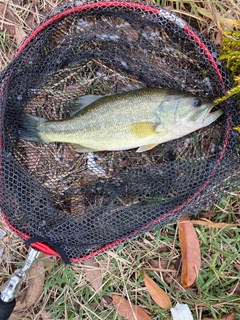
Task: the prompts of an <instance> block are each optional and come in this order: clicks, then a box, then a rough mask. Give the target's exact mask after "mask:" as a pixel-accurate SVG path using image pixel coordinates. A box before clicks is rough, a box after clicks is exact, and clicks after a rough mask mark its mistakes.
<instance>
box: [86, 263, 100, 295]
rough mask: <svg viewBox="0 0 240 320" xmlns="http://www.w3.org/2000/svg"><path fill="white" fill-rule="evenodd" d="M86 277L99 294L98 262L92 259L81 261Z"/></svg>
mask: <svg viewBox="0 0 240 320" xmlns="http://www.w3.org/2000/svg"><path fill="white" fill-rule="evenodd" d="M82 266H83V269H84V271H85V275H86V278H87V279H88V281H89V282H90V283H91V286H92V287H93V289H94V290H95V291H96V293H98V294H100V293H101V292H102V272H101V268H100V267H99V264H98V262H97V261H95V260H94V259H89V260H86V261H84V262H83V263H82Z"/></svg>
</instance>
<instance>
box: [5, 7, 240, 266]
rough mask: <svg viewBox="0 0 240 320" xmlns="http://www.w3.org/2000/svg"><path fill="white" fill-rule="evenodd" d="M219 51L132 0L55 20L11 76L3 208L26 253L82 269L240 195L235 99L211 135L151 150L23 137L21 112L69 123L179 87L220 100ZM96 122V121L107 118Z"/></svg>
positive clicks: (223, 77) (40, 30) (38, 33)
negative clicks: (92, 105)
mask: <svg viewBox="0 0 240 320" xmlns="http://www.w3.org/2000/svg"><path fill="white" fill-rule="evenodd" d="M218 55H219V53H218V51H217V49H216V48H215V47H214V46H213V45H212V44H211V42H210V41H208V40H207V39H205V38H204V37H203V36H202V35H201V34H199V33H198V32H197V31H196V30H194V29H193V28H192V27H190V26H189V25H188V24H187V23H186V22H185V21H183V20H182V19H180V18H179V17H177V16H176V15H175V14H173V13H171V12H169V11H167V10H164V9H162V8H161V7H157V6H150V5H148V4H146V3H145V4H144V3H137V2H128V1H109V2H108V1H102V2H100V1H96V2H84V3H82V2H75V3H71V4H66V5H64V7H61V8H59V9H58V10H57V11H55V12H54V14H52V15H51V16H48V17H47V18H46V19H45V21H43V22H42V23H41V24H40V25H39V26H38V27H37V28H36V29H35V30H33V32H32V33H31V34H29V35H28V37H27V38H26V39H25V40H24V41H23V42H22V44H21V45H20V47H19V48H18V50H17V52H16V54H15V57H14V59H13V60H12V61H11V63H9V65H8V67H7V68H6V69H5V70H4V71H3V72H2V74H1V105H2V106H1V117H0V127H1V135H2V143H1V153H0V155H1V157H0V173H1V178H0V183H1V186H0V190H1V191H0V192H1V194H0V201H1V210H2V215H3V217H4V219H5V221H6V223H7V224H8V225H10V226H11V228H12V229H13V230H15V232H16V233H18V234H19V235H20V236H21V237H22V238H23V239H24V240H26V243H27V244H28V245H29V244H31V245H32V246H33V247H34V248H37V249H39V250H41V251H43V252H47V253H52V254H56V255H58V256H61V257H62V258H63V260H64V261H65V262H70V261H72V262H73V261H82V260H84V259H87V258H89V257H93V256H96V255H98V254H101V253H103V252H105V251H106V250H109V249H111V248H113V247H114V246H116V245H118V244H120V243H122V242H124V241H126V240H129V239H131V238H132V237H134V236H137V235H139V234H142V233H144V232H146V231H149V230H151V229H153V228H156V227H161V226H163V225H166V224H168V223H172V222H175V221H177V220H178V219H180V218H181V217H183V216H185V215H193V214H196V213H198V212H199V211H200V210H204V209H207V208H209V206H210V205H212V204H213V203H214V202H216V201H217V200H218V199H219V198H220V197H221V196H223V195H224V193H226V192H229V191H231V190H233V189H234V188H236V187H237V186H238V180H239V179H238V175H239V171H240V157H239V148H240V145H239V136H238V133H237V132H235V131H234V130H232V127H233V126H234V125H239V123H240V117H239V115H238V113H237V103H236V100H235V98H231V99H229V100H228V101H227V102H225V103H223V104H221V105H220V107H221V108H222V109H223V110H224V114H223V115H222V116H221V117H220V118H219V119H218V120H216V121H215V122H214V123H213V124H211V125H210V126H208V127H206V128H203V129H200V130H198V131H196V132H194V133H192V134H189V135H188V136H184V137H183V138H180V139H177V140H174V141H170V142H167V143H164V144H160V145H158V146H157V147H155V148H154V149H152V150H149V151H146V152H140V153H136V149H131V150H124V151H115V152H109V151H103V152H95V153H78V152H76V151H75V150H74V149H73V148H72V146H71V145H70V144H68V143H56V142H55V143H50V144H44V143H36V142H29V141H24V140H21V139H19V134H18V132H19V122H20V121H21V114H22V113H23V112H27V113H30V114H33V115H37V116H41V117H43V118H46V119H52V120H59V119H65V118H67V117H69V112H70V111H69V110H70V107H71V104H72V102H73V101H77V99H79V97H81V96H83V95H88V94H91V95H93V94H94V95H95V94H96V95H97V94H98V95H99V94H101V95H106V94H109V93H111V94H115V93H117V92H119V91H121V90H123V89H124V88H126V87H129V86H137V87H143V88H147V87H155V88H161V87H164V88H172V89H178V90H179V89H180V90H183V91H187V92H191V93H193V94H195V95H197V96H201V97H208V98H209V99H212V100H214V99H215V98H217V97H220V96H222V95H223V94H224V93H225V92H226V90H228V89H229V88H231V85H232V83H231V79H230V77H229V74H228V72H227V70H226V69H225V66H224V65H223V63H221V62H219V61H218V60H217V58H218ZM96 117H97V113H96Z"/></svg>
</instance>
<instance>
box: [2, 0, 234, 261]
mask: <svg viewBox="0 0 240 320" xmlns="http://www.w3.org/2000/svg"><path fill="white" fill-rule="evenodd" d="M72 5H73V4H69V5H66V6H64V7H63V8H61V9H60V11H59V12H55V13H54V14H53V15H50V16H49V17H47V18H46V19H45V20H44V21H43V22H42V23H40V24H39V26H37V27H36V29H35V30H33V31H32V32H31V33H30V34H29V35H28V36H27V37H26V38H25V40H24V41H23V42H22V43H21V45H20V46H19V48H18V49H17V51H16V53H15V55H14V58H13V60H12V62H11V64H10V66H9V67H8V71H7V72H11V71H10V70H11V65H13V64H14V61H15V59H16V58H17V57H18V56H19V54H20V53H21V54H22V53H24V51H25V50H26V49H27V48H28V46H29V45H31V42H32V40H33V39H34V38H35V37H36V36H37V35H39V34H41V32H42V31H44V30H45V29H46V28H47V27H49V26H51V25H52V24H54V23H55V22H56V21H60V20H61V19H64V18H66V17H67V16H69V15H73V14H76V13H78V12H91V11H92V10H96V9H104V8H124V9H127V10H129V11H131V10H137V11H140V12H141V13H142V15H143V19H144V14H145V13H146V14H153V15H157V16H158V17H159V19H163V20H167V21H171V22H172V23H174V24H175V26H177V28H179V29H181V30H183V31H184V32H185V34H186V37H188V39H189V41H192V42H193V43H194V44H195V45H196V46H197V47H198V48H199V50H200V51H201V52H202V54H203V55H204V56H205V58H207V59H208V61H209V62H210V64H211V66H212V69H213V70H214V72H215V73H216V75H217V77H218V79H219V80H220V83H221V85H222V88H221V89H222V93H223V94H225V93H226V85H225V80H224V79H223V76H222V73H221V69H220V67H219V65H218V62H217V58H216V57H215V52H212V51H211V49H210V48H209V46H208V41H207V40H205V39H204V38H203V37H200V35H199V34H198V33H197V32H196V31H195V30H194V29H193V28H192V27H191V26H189V25H188V24H187V23H186V22H185V21H184V20H182V19H181V18H179V17H178V16H176V15H175V14H173V13H172V12H169V11H167V10H164V9H162V8H160V7H157V6H152V5H148V4H143V3H138V2H128V1H96V2H89V3H84V4H80V5H76V6H72ZM8 78H9V74H8V73H5V75H4V78H3V81H2V86H1V92H0V98H1V103H3V100H4V93H5V89H6V87H7V85H8ZM229 101H230V100H228V101H226V102H225V104H228V103H229ZM225 115H226V118H225V124H226V125H225V132H224V139H223V144H222V150H221V152H220V154H219V158H218V159H217V160H216V162H215V165H214V167H213V168H212V169H211V171H210V174H209V178H208V179H207V180H206V181H205V182H204V183H203V184H202V185H201V186H200V187H199V188H198V189H197V191H195V192H194V194H193V195H192V196H191V197H189V198H188V199H186V200H185V201H183V202H182V203H181V205H179V206H177V207H176V208H174V209H173V210H170V211H169V212H167V213H165V214H164V215H161V216H160V217H159V218H158V219H155V220H153V221H149V223H148V224H146V225H145V226H144V227H143V228H141V229H138V230H136V231H135V232H132V233H131V234H129V235H128V236H127V237H124V238H121V239H118V240H116V241H113V242H111V243H107V244H106V245H104V246H102V247H101V248H99V249H97V250H95V251H93V252H92V253H90V254H86V255H85V256H83V257H74V258H71V259H70V260H69V258H68V256H67V255H66V254H65V253H64V251H62V250H61V249H60V248H58V247H57V245H56V244H55V243H51V241H48V243H44V241H43V240H42V239H40V238H39V239H38V238H37V237H34V235H31V236H30V235H28V234H25V233H23V232H21V231H20V230H18V229H17V226H13V225H12V224H11V223H10V221H9V220H8V217H7V216H6V215H5V214H4V212H2V216H3V218H4V220H5V222H6V224H7V225H8V226H9V227H10V228H11V229H12V230H13V231H14V232H15V233H17V234H18V235H19V236H20V237H21V238H22V239H23V240H25V241H26V243H27V244H28V245H31V246H32V247H33V248H35V249H37V250H40V251H42V252H44V253H46V254H51V255H56V256H58V257H60V256H61V257H62V259H63V260H64V261H65V262H69V261H71V262H78V261H84V260H86V259H89V258H92V257H95V256H97V255H100V254H102V253H104V252H106V251H107V250H110V249H112V248H114V247H116V246H118V245H120V244H121V243H123V242H125V241H127V240H129V239H131V238H133V237H135V236H137V235H139V234H142V233H144V232H145V231H147V230H150V229H152V228H153V227H155V226H158V225H160V224H161V222H162V221H164V220H166V219H169V218H171V217H172V216H174V215H175V213H176V212H178V211H179V210H184V209H185V208H187V207H188V205H189V204H191V203H192V202H193V201H194V200H196V199H197V197H199V196H200V195H201V193H202V192H203V191H204V190H205V189H206V188H207V187H208V186H209V184H210V183H211V180H212V179H213V177H214V175H215V173H216V172H217V171H218V170H219V168H220V166H221V163H222V161H223V159H224V157H225V154H226V152H227V148H228V145H229V141H230V138H231V127H232V125H231V124H232V114H231V113H230V112H229V111H227V112H226V114H225ZM0 119H1V122H0V127H1V128H2V127H3V123H2V119H3V117H2V116H1V117H0ZM0 148H1V149H2V148H3V145H2V143H1V145H0ZM2 161H3V157H2V152H1V154H0V172H1V167H2V165H3V164H2ZM1 181H2V179H1ZM0 189H1V190H2V188H0ZM0 198H1V199H3V197H2V196H1V197H0Z"/></svg>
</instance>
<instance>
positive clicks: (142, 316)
mask: <svg viewBox="0 0 240 320" xmlns="http://www.w3.org/2000/svg"><path fill="white" fill-rule="evenodd" d="M112 301H113V304H114V307H115V308H116V310H117V312H118V313H119V314H120V315H121V316H122V317H123V318H125V319H126V320H151V318H150V317H149V315H148V314H147V313H146V312H145V311H143V310H142V309H141V308H140V307H138V306H135V305H132V304H130V303H129V302H128V301H127V300H126V299H125V298H123V297H121V296H118V295H113V297H112Z"/></svg>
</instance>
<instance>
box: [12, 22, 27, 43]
mask: <svg viewBox="0 0 240 320" xmlns="http://www.w3.org/2000/svg"><path fill="white" fill-rule="evenodd" d="M26 35H27V34H26V32H25V31H23V29H22V28H21V27H20V26H16V27H15V37H16V43H17V45H18V46H19V45H20V43H21V42H22V40H23V39H24V38H25V37H26Z"/></svg>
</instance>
